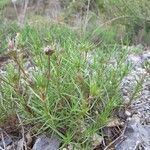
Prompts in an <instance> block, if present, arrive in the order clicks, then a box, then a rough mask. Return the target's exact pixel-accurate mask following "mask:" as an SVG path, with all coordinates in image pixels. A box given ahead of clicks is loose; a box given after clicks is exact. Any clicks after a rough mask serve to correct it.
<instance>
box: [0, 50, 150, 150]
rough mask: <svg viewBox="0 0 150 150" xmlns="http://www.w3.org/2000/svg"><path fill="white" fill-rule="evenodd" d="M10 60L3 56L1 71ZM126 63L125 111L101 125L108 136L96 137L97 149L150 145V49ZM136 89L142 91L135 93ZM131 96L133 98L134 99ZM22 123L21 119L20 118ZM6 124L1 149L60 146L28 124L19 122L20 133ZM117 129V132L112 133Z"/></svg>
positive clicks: (140, 149)
mask: <svg viewBox="0 0 150 150" xmlns="http://www.w3.org/2000/svg"><path fill="white" fill-rule="evenodd" d="M7 61H8V58H7V57H5V56H0V67H1V69H0V73H1V74H2V73H4V71H3V70H2V68H3V65H2V64H4V63H6V62H7ZM126 63H130V64H131V65H132V69H131V71H130V73H129V74H128V75H127V76H126V77H125V78H124V79H123V81H122V83H121V93H122V96H123V99H124V104H125V106H126V107H125V109H124V110H123V111H122V110H120V111H119V112H117V116H118V118H117V119H116V120H113V121H110V123H108V124H107V126H106V127H104V128H103V129H102V131H103V132H104V133H105V134H107V138H105V139H104V138H103V139H100V138H99V137H96V138H95V140H97V141H98V142H99V146H97V148H96V149H97V150H110V149H116V150H149V149H150V66H149V65H148V64H149V63H150V49H147V50H143V51H142V52H141V53H140V54H139V53H138V54H129V55H128V59H127V61H126ZM31 67H32V66H31ZM139 85H141V86H139ZM136 90H138V92H137V93H139V95H135V93H134V92H135V91H136ZM131 99H133V100H132V101H131ZM13 119H14V120H13ZM13 119H12V122H13V123H14V122H16V124H17V121H16V120H19V119H20V118H19V116H16V118H13ZM10 120H11V119H10ZM118 120H119V121H118ZM121 120H122V121H121ZM19 123H21V122H20V121H19ZM9 124H10V123H9ZM16 124H15V125H16ZM11 125H12V124H11ZM15 125H14V128H15V127H16V126H15ZM6 126H7V124H5V127H4V128H2V127H1V128H0V149H2V150H13V149H14V150H22V149H23V147H30V149H32V150H57V149H58V148H59V146H60V142H59V140H58V139H57V138H56V137H48V136H46V134H42V135H38V136H34V137H32V136H31V133H30V132H29V130H27V129H25V128H27V127H24V126H20V128H19V129H18V131H17V132H18V133H17V135H15V134H14V133H13V132H7V131H8V130H4V129H7V128H6ZM8 126H9V125H8ZM14 128H13V129H12V130H14ZM118 128H119V129H118ZM114 132H115V136H113V135H114ZM116 132H117V133H116ZM112 134H113V135H112ZM112 136H113V140H112V142H110V143H109V144H108V145H105V143H107V142H106V141H107V139H108V137H109V138H111V137H112ZM17 137H19V139H18V138H17ZM114 137H115V138H114ZM98 139H100V140H98ZM102 141H105V142H102ZM100 142H101V143H100ZM64 150H72V148H71V146H70V147H68V148H66V149H64Z"/></svg>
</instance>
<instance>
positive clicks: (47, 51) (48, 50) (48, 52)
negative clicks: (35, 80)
mask: <svg viewBox="0 0 150 150" xmlns="http://www.w3.org/2000/svg"><path fill="white" fill-rule="evenodd" d="M44 52H45V54H46V55H49V56H51V55H52V54H53V53H54V50H53V48H51V47H50V46H46V47H45V48H44Z"/></svg>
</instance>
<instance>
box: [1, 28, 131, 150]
mask: <svg viewBox="0 0 150 150" xmlns="http://www.w3.org/2000/svg"><path fill="white" fill-rule="evenodd" d="M42 29H43V30H42ZM64 30H66V31H67V32H64ZM20 38H21V39H20V40H19V41H20V43H18V46H17V48H16V49H14V50H10V51H11V53H10V54H11V55H9V56H10V58H12V60H13V63H12V64H9V65H8V66H7V71H6V74H5V75H2V76H1V85H0V86H1V88H0V89H1V90H0V92H1V95H0V97H1V103H2V104H3V105H2V106H1V107H2V110H4V109H5V111H7V110H9V109H10V108H11V109H10V110H13V111H17V112H18V113H21V114H22V117H23V118H24V120H26V121H31V122H32V123H33V122H34V123H38V124H39V125H40V126H41V128H40V129H37V130H38V131H37V132H38V133H39V132H41V131H43V130H48V131H49V132H50V133H55V134H57V135H58V136H59V137H60V138H61V139H62V143H63V145H62V147H63V146H65V145H68V144H70V143H72V144H73V145H74V146H75V145H77V143H78V145H80V147H81V148H86V147H90V148H92V141H91V136H92V135H93V134H95V133H97V132H98V131H99V129H100V128H101V127H102V126H103V125H104V124H105V123H106V122H107V120H108V119H109V118H110V117H111V113H112V111H113V109H114V108H115V107H117V106H118V105H119V104H120V102H121V99H122V98H121V95H120V82H121V80H122V79H123V77H124V76H125V75H126V74H127V73H128V66H127V65H126V64H125V63H124V61H125V58H126V54H127V53H126V50H124V51H121V52H119V50H120V48H119V47H118V46H116V45H115V46H112V47H106V46H105V47H96V46H94V45H91V46H90V43H89V42H87V41H86V42H81V40H80V39H78V36H77V34H74V33H73V32H72V31H71V30H70V29H69V28H67V27H62V26H49V27H46V28H37V30H34V29H33V28H32V27H30V26H26V27H24V29H22V31H21V32H20ZM46 45H51V46H52V48H51V46H49V47H46V48H45V49H44V51H43V47H45V46H46ZM26 48H28V52H29V55H28V56H27V58H24V57H22V55H20V54H21V53H24V52H26ZM18 49H20V51H18ZM12 52H15V53H12ZM53 52H54V53H53ZM12 54H13V55H12ZM111 59H114V60H115V61H116V65H114V64H112V63H111V61H110V60H111ZM29 60H30V61H32V63H33V64H34V67H33V68H34V69H33V70H32V71H31V72H29V70H28V69H26V68H25V67H24V66H25V63H26V62H27V61H29Z"/></svg>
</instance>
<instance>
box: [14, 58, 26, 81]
mask: <svg viewBox="0 0 150 150" xmlns="http://www.w3.org/2000/svg"><path fill="white" fill-rule="evenodd" d="M15 62H16V63H17V65H18V66H19V69H20V70H21V71H22V73H23V74H24V75H25V77H26V78H27V79H28V75H27V74H26V73H25V71H24V69H23V68H22V66H21V65H20V63H19V62H18V60H17V59H15Z"/></svg>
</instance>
